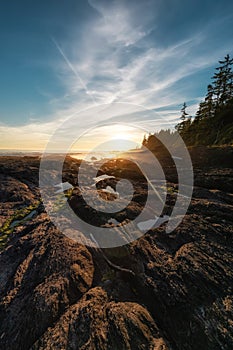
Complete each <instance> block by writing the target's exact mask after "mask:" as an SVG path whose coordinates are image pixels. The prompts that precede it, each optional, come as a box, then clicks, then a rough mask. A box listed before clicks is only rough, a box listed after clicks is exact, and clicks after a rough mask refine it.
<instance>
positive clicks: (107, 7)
mask: <svg viewBox="0 0 233 350" xmlns="http://www.w3.org/2000/svg"><path fill="white" fill-rule="evenodd" d="M232 37H233V2H232V1H231V0H228V1H227V0H222V1H213V0H202V1H200V0H195V1H194V0H190V1H187V0H186V1H184V0H145V1H141V0H140V1H137V0H134V1H132V0H127V1H121V0H118V1H111V0H108V1H106V0H104V1H103V0H88V1H87V0H86V1H83V0H48V1H26V0H21V1H16V0H15V1H12V0H9V1H7V2H6V1H4V2H1V4H0V43H1V52H0V149H1V150H4V149H16V150H43V149H44V148H45V147H46V145H47V143H48V141H49V140H50V138H51V136H52V135H54V133H58V135H60V139H59V138H57V140H58V144H56V145H54V149H56V148H62V145H63V140H64V142H66V141H65V140H66V139H67V138H70V139H71V140H72V143H73V144H74V143H75V137H76V138H77V142H76V144H77V147H76V149H77V150H78V149H80V150H83V149H88V148H89V147H90V146H91V147H93V146H94V142H92V141H93V140H95V144H97V145H98V144H99V143H101V142H105V141H106V140H107V139H108V138H109V137H110V138H111V137H112V139H114V140H116V138H117V137H120V138H123V139H124V138H130V139H131V141H133V142H135V143H140V140H141V139H142V136H143V134H144V133H146V132H149V131H151V132H153V131H155V130H157V129H160V128H173V127H174V125H175V124H176V123H177V122H178V120H179V116H180V109H181V107H182V104H183V102H184V101H185V102H186V104H187V105H188V108H187V112H188V113H189V114H190V115H194V114H195V112H196V110H197V108H198V104H199V102H200V101H201V100H202V99H203V96H204V95H205V93H206V87H207V85H208V84H209V82H210V78H211V76H212V75H213V73H214V69H215V67H216V66H217V64H218V60H220V59H222V58H223V57H224V56H225V55H226V54H227V53H229V54H230V55H233V42H232ZM116 123H117V124H116ZM87 135H89V136H88V137H87ZM115 144H116V142H114V145H115ZM114 147H115V146H114Z"/></svg>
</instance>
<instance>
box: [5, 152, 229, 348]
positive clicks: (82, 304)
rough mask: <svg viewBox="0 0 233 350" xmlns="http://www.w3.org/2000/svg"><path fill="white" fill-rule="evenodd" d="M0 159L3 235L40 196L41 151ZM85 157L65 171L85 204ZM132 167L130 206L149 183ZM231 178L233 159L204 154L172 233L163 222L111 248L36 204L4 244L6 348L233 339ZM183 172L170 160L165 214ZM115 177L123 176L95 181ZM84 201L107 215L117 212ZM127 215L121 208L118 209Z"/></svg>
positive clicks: (217, 344)
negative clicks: (87, 239)
mask: <svg viewBox="0 0 233 350" xmlns="http://www.w3.org/2000/svg"><path fill="white" fill-rule="evenodd" d="M0 163H1V174H0V177H1V186H0V199H1V207H0V208H1V211H0V220H1V221H0V222H1V224H0V225H2V228H1V229H0V230H2V231H1V235H2V234H3V233H2V232H3V227H4V223H5V222H6V221H7V220H8V219H9V218H11V217H12V215H14V213H15V211H17V210H21V209H22V208H24V207H27V208H29V207H30V206H33V204H35V203H37V201H38V200H39V190H38V169H39V159H38V158H36V157H25V158H23V157H20V158H17V157H1V159H0ZM79 164H80V162H78V161H76V160H74V159H73V160H72V159H67V160H66V163H65V165H64V173H63V178H64V181H69V182H70V183H71V184H72V185H73V186H75V189H74V190H73V193H72V195H71V196H70V198H69V199H68V200H69V203H70V205H71V206H72V202H74V203H76V204H75V205H74V207H75V208H76V209H77V208H78V209H77V210H80V208H81V209H82V210H84V206H85V204H84V203H82V202H80V201H76V202H75V199H77V198H79V196H80V192H79V189H78V186H77V185H78V183H77V173H76V172H77V171H78V167H79ZM121 166H122V167H123V168H127V164H126V163H124V162H119V163H118V165H117V167H116V169H115V171H114V168H113V166H111V163H109V164H108V165H107V168H104V169H102V170H101V171H100V172H99V175H101V174H104V173H105V172H106V171H107V170H109V171H108V174H109V175H114V176H115V177H116V179H118V177H119V176H120V174H121V172H120V170H121ZM134 174H135V176H134ZM124 176H126V177H127V178H131V180H132V182H133V184H134V187H135V193H134V198H133V200H132V201H131V203H130V206H129V207H128V209H127V210H128V212H130V213H132V215H133V214H135V215H136V214H137V213H138V211H140V207H143V203H144V201H145V198H146V192H147V185H146V183H145V181H144V179H143V178H142V176H141V174H140V173H135V168H129V169H128V170H127V172H126V171H125V174H124ZM232 178H233V169H232V168H231V167H230V163H227V166H226V164H224V166H222V167H221V168H220V167H219V168H215V167H212V163H211V164H209V166H208V164H207V166H206V167H205V169H204V170H201V168H200V167H198V166H196V165H195V187H194V191H193V198H192V201H191V204H190V207H189V210H188V212H187V214H186V216H185V217H184V219H183V221H182V223H181V224H180V225H179V227H177V229H176V230H175V231H174V232H172V233H171V234H169V235H168V234H166V231H165V228H166V223H163V224H162V225H161V226H160V227H159V228H157V229H153V230H150V231H149V232H147V233H146V234H145V235H144V236H142V237H141V238H139V239H138V240H136V241H134V242H133V243H131V244H128V245H125V246H123V247H118V248H111V249H99V248H94V247H93V248H91V247H86V246H84V245H81V244H78V243H76V242H74V241H73V240H71V239H69V238H67V237H66V236H64V235H63V234H62V233H61V232H59V231H58V230H57V229H56V228H55V227H54V225H53V224H52V223H51V221H50V220H49V217H48V215H47V214H46V213H45V211H44V209H43V205H42V204H40V205H38V206H37V207H36V209H34V210H36V214H35V215H34V216H33V217H32V218H30V219H29V220H25V221H24V220H22V222H18V223H17V225H16V226H15V227H13V229H12V230H11V231H9V232H8V231H7V232H8V233H7V238H4V239H5V240H6V241H5V243H4V244H5V245H4V247H3V248H2V249H1V252H0V349H7V350H8V349H9V350H11V349H12V350H14V349H15V350H16V349H17V350H19V349H20V350H21V349H22V350H26V349H33V350H35V349H40V350H42V349H82V350H84V349H85V350H86V349H113V350H114V349H116V350H117V349H132V350H134V349H153V350H154V349H161V350H162V349H181V350H183V349H184V350H186V349H187V350H191V349H194V350H195V349H197V350H199V349H213V350H215V349H216V350H219V349H227V350H228V349H229V350H230V349H232V348H233V294H232V289H233V245H232V243H233V228H232V227H233V226H232V224H233V219H232V217H233V215H232V209H233V189H232V183H233V182H232ZM174 180H175V176H174V175H173V171H172V166H171V167H170V166H169V167H168V169H167V185H166V186H167V192H168V195H167V200H166V205H165V208H164V213H163V214H167V215H169V214H170V212H171V209H172V206H173V205H174V203H175V200H176V196H177V190H178V186H177V183H176V182H175V181H174ZM114 181H115V182H114ZM110 185H111V186H112V187H113V188H115V187H114V186H115V185H116V180H114V179H113V180H110V179H109V180H105V182H102V183H100V184H99V185H98V188H99V190H100V191H101V188H104V187H105V186H110ZM105 195H106V193H105ZM107 196H109V198H107V199H108V200H111V198H110V197H111V194H109V195H107ZM77 203H79V204H77ZM80 203H81V204H80ZM75 208H74V209H75ZM85 210H86V212H85V211H84V215H86V218H87V220H88V215H90V217H92V220H93V215H96V216H97V217H95V221H94V222H95V223H98V225H99V226H101V225H104V224H105V223H104V219H107V220H109V217H108V216H107V217H106V218H103V217H101V218H98V214H95V213H94V214H93V211H90V208H87V207H86V208H85ZM85 213H86V214H85ZM127 216H128V213H126V212H124V211H122V212H121V214H118V216H117V215H116V216H115V219H118V221H119V222H124V220H125V219H126V218H127ZM132 217H134V216H132ZM112 219H113V218H112ZM20 220H21V219H20ZM4 230H5V229H4ZM4 232H5V231H4ZM1 235H0V238H1ZM4 237H5V236H4Z"/></svg>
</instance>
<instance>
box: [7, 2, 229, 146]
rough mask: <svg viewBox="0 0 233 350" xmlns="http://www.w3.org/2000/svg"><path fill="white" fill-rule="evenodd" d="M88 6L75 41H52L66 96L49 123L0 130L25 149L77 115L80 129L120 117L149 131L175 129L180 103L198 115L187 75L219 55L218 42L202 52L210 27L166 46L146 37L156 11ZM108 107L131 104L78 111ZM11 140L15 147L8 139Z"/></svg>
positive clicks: (56, 105) (119, 4)
mask: <svg viewBox="0 0 233 350" xmlns="http://www.w3.org/2000/svg"><path fill="white" fill-rule="evenodd" d="M89 5H90V6H91V7H92V9H93V10H94V11H96V16H95V17H94V18H93V19H92V20H90V21H89V22H87V23H85V24H84V25H83V26H82V30H80V28H79V32H78V34H77V36H76V34H75V33H76V30H75V28H74V29H73V30H74V35H73V38H74V39H73V41H72V42H69V43H67V42H59V41H58V40H57V39H53V42H54V50H57V55H58V59H57V62H55V63H54V69H55V72H56V74H57V75H58V76H59V77H60V80H61V81H62V83H63V85H64V87H65V90H66V93H65V95H64V96H63V97H62V98H60V99H59V100H57V99H51V104H52V105H53V108H54V114H53V115H52V116H51V117H50V121H49V122H44V123H40V124H39V123H37V122H36V123H33V122H31V123H30V124H29V125H25V126H21V127H19V128H10V127H7V126H0V134H2V135H4V133H5V132H10V133H12V134H14V139H15V140H16V139H17V137H18V140H19V143H18V144H21V141H22V143H23V137H25V143H26V142H27V143H28V144H29V143H30V140H31V139H32V138H33V139H35V138H37V139H38V142H39V143H40V144H41V145H42V144H43V143H45V141H46V140H47V139H48V137H49V135H51V134H52V133H53V132H54V130H55V129H56V126H57V124H58V122H57V121H58V120H59V121H60V122H62V121H64V120H65V119H66V118H69V116H71V115H75V114H77V127H78V128H79V129H80V130H83V131H85V129H86V128H89V127H91V126H92V125H94V124H95V123H96V122H98V121H99V122H100V121H108V120H109V121H112V120H118V119H121V121H122V119H124V118H125V121H126V122H127V121H128V118H129V116H130V118H131V120H132V122H138V123H139V124H144V125H147V126H148V127H150V128H151V130H153V128H155V127H156V128H157V127H158V124H159V123H160V125H161V126H163V127H164V126H165V125H167V126H174V124H176V122H177V120H178V119H177V118H178V116H179V108H180V107H179V105H181V104H182V103H183V102H184V101H187V102H189V101H190V106H189V111H190V114H191V113H195V110H196V108H197V105H198V102H199V100H200V98H199V97H196V96H194V97H193V96H192V95H191V90H192V89H191V86H192V85H193V84H194V82H193V81H192V76H193V75H194V74H196V73H197V72H199V71H201V70H203V69H205V68H207V67H210V66H212V65H213V64H215V63H216V60H217V59H218V58H219V57H221V56H222V52H223V50H224V47H223V45H222V46H219V47H218V48H217V49H215V50H214V52H213V53H212V54H210V53H209V52H208V51H207V50H205V49H204V48H205V45H206V41H207V40H208V35H209V32H210V31H211V24H209V25H208V26H207V27H206V30H207V29H208V32H205V28H202V30H201V31H200V30H198V29H197V31H196V32H194V33H193V34H192V37H188V38H185V37H184V36H183V37H182V38H180V40H179V41H178V42H173V44H171V45H169V46H167V47H163V45H161V43H159V42H157V41H156V39H155V40H152V39H151V33H152V32H153V31H156V30H159V29H157V23H156V18H157V16H158V15H159V14H153V21H152V14H151V12H150V11H148V9H145V6H144V5H143V3H142V2H140V3H137V5H134V6H132V5H130V3H128V4H127V3H124V4H123V3H122V2H120V1H119V2H112V3H108V4H107V5H106V6H104V5H103V4H102V3H101V2H97V1H94V0H89ZM142 14H143V15H142ZM212 25H213V24H212ZM179 82H180V84H179ZM181 82H182V83H181ZM183 85H185V89H184V87H183ZM198 96H199V95H198ZM195 98H196V100H195ZM113 102H115V103H116V102H125V103H129V105H128V107H127V105H126V104H124V105H121V106H120V105H119V106H118V108H117V109H116V108H115V107H114V108H113V111H111V109H110V108H107V110H106V111H105V112H103V110H104V109H105V108H104V107H101V108H100V109H99V110H98V113H95V112H93V114H91V113H89V114H88V113H87V117H88V118H89V119H87V118H86V119H85V118H82V119H80V118H79V116H78V112H79V111H80V110H82V109H85V108H88V107H91V106H94V105H95V104H108V103H113ZM135 105H141V106H144V107H145V108H146V109H147V111H148V110H150V111H151V113H149V112H147V113H145V112H144V113H138V114H134V113H135V112H136V111H137V107H136V106H135ZM161 108H163V109H164V110H163V111H162V110H161ZM116 111H117V113H118V115H116ZM156 111H157V113H156V114H155V112H156ZM119 116H122V117H120V118H119ZM38 130H39V132H38ZM23 135H24V136H23ZM3 137H4V136H3ZM26 139H28V141H26ZM2 140H3V144H7V139H5V143H4V138H3V139H2ZM10 142H12V144H14V142H13V140H11V141H10ZM39 143H38V144H39Z"/></svg>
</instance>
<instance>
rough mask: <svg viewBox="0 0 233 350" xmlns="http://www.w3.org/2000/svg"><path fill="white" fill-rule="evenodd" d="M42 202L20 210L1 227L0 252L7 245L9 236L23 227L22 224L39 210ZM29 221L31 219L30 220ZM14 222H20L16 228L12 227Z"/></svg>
mask: <svg viewBox="0 0 233 350" xmlns="http://www.w3.org/2000/svg"><path fill="white" fill-rule="evenodd" d="M40 203H41V201H37V202H36V203H35V204H32V205H29V206H27V207H25V208H22V209H18V210H16V211H15V213H14V214H13V215H12V216H11V217H10V218H8V219H7V220H6V221H5V222H4V224H3V225H2V227H0V250H2V249H4V248H5V246H6V244H7V239H8V237H9V235H10V234H11V233H12V232H13V230H14V228H15V227H17V226H19V225H21V224H22V223H24V222H26V221H27V219H25V218H26V217H27V216H28V215H29V214H30V213H31V212H32V211H33V210H35V209H37V208H38V206H39V205H40ZM28 220H29V219H28ZM14 221H19V222H18V223H16V224H15V225H14V227H11V225H12V224H13V223H14Z"/></svg>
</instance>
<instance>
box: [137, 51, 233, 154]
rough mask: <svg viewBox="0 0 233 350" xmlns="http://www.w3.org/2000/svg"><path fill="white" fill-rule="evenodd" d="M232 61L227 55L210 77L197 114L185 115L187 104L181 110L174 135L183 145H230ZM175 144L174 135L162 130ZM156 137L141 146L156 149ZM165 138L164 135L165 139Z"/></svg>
mask: <svg viewBox="0 0 233 350" xmlns="http://www.w3.org/2000/svg"><path fill="white" fill-rule="evenodd" d="M232 65H233V58H231V57H230V55H227V56H226V57H225V58H224V59H223V60H222V61H219V66H218V67H217V68H216V69H215V73H214V75H213V77H212V78H211V80H212V83H211V84H209V85H208V87H207V93H206V96H205V98H204V100H203V101H202V102H201V103H200V105H199V108H198V110H197V112H196V115H195V116H194V117H193V116H190V115H189V114H188V113H187V111H186V110H187V105H186V103H184V104H183V106H182V109H181V117H180V120H181V121H180V123H178V124H177V125H176V127H175V128H176V130H177V132H178V133H179V134H180V135H181V136H182V138H183V140H184V141H185V143H186V145H188V146H196V145H208V146H211V145H229V144H233V72H232ZM161 132H162V133H165V134H166V135H167V137H166V138H169V137H171V142H172V141H174V142H175V138H176V137H177V133H176V132H171V131H170V130H162V131H161ZM156 135H158V133H157V134H156V133H155V134H153V135H149V136H148V137H144V140H143V145H145V146H147V147H148V148H149V149H153V148H154V147H156V146H155V145H156V143H157V141H156ZM164 137H165V136H164Z"/></svg>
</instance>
